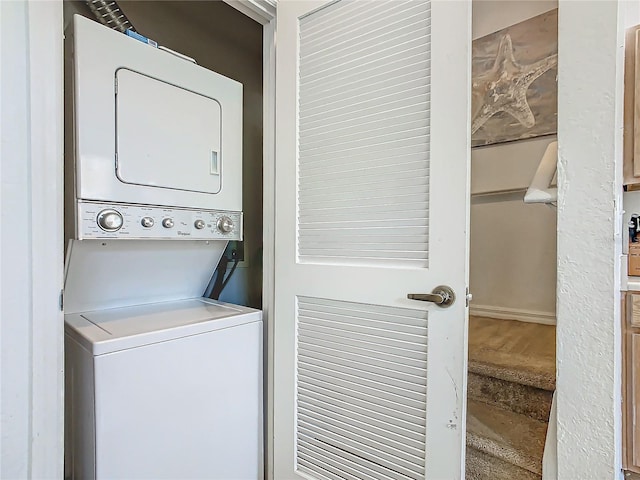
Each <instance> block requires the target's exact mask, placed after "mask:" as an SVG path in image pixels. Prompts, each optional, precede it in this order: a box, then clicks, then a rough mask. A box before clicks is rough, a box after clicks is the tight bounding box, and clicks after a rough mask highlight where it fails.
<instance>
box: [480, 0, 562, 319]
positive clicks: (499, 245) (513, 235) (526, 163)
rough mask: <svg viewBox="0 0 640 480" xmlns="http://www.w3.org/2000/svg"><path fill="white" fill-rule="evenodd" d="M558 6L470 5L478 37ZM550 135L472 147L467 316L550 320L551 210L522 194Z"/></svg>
mask: <svg viewBox="0 0 640 480" xmlns="http://www.w3.org/2000/svg"><path fill="white" fill-rule="evenodd" d="M556 7H557V1H555V0H551V1H543V0H540V1H536V0H534V1H512V2H505V1H489V0H474V1H473V37H474V38H479V37H483V36H485V35H488V34H490V33H493V32H495V31H497V30H501V29H503V28H505V27H508V26H510V25H513V24H515V23H518V22H521V21H523V20H526V19H527V18H531V17H534V16H536V15H539V14H541V13H544V12H546V11H548V10H551V9H553V8H556ZM553 140H555V136H547V137H539V138H535V139H531V140H523V141H518V142H511V143H505V144H498V145H491V146H487V147H479V148H474V149H473V150H472V153H471V193H472V201H471V265H470V289H471V292H472V293H473V301H472V303H471V307H472V309H471V313H472V314H473V313H481V314H488V315H495V314H498V313H500V312H502V313H503V314H504V315H505V316H506V317H520V318H522V319H527V318H528V319H530V320H533V321H543V322H548V323H553V322H554V321H555V303H556V289H555V285H556V241H555V231H556V213H555V210H553V209H551V208H549V207H547V206H545V205H525V204H524V202H523V200H522V199H523V197H524V193H523V192H522V191H519V192H517V193H511V194H508V195H491V196H486V197H485V196H478V194H479V193H483V192H495V191H504V190H522V189H524V188H526V187H527V186H528V185H529V183H530V181H531V179H532V178H533V175H534V173H535V171H536V169H537V167H538V164H539V162H540V159H541V158H542V155H543V153H544V150H545V148H546V147H547V145H548V144H549V143H550V142H551V141H553Z"/></svg>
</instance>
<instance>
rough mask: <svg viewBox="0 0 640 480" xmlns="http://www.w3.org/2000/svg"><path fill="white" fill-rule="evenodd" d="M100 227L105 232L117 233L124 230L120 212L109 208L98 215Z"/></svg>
mask: <svg viewBox="0 0 640 480" xmlns="http://www.w3.org/2000/svg"><path fill="white" fill-rule="evenodd" d="M97 222H98V226H99V227H100V228H101V229H102V230H104V231H105V232H117V231H118V230H120V228H122V224H123V219H122V215H121V214H120V212H118V211H117V210H113V209H112V208H107V209H105V210H102V211H101V212H100V213H98V218H97Z"/></svg>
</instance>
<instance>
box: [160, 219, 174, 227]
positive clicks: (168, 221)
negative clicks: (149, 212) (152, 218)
mask: <svg viewBox="0 0 640 480" xmlns="http://www.w3.org/2000/svg"><path fill="white" fill-rule="evenodd" d="M162 226H163V227H164V228H173V218H165V219H163V220H162Z"/></svg>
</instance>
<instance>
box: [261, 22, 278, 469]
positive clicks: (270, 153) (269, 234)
mask: <svg viewBox="0 0 640 480" xmlns="http://www.w3.org/2000/svg"><path fill="white" fill-rule="evenodd" d="M263 52H264V53H263V68H262V72H263V73H262V75H263V80H262V81H263V85H262V88H263V93H262V95H263V117H262V128H263V137H262V138H263V140H262V141H263V166H262V175H263V178H262V185H263V198H262V202H263V203H262V211H263V221H262V225H263V227H262V228H263V233H262V321H263V324H264V327H265V328H264V330H263V331H264V332H265V344H264V347H265V349H264V351H265V359H264V365H265V374H266V375H265V382H264V389H265V402H264V404H265V416H264V418H265V422H266V424H265V442H264V445H265V457H264V465H265V478H267V479H272V478H273V442H274V440H273V351H274V322H273V318H272V316H271V315H272V313H273V306H274V304H275V290H274V281H275V280H274V273H275V268H274V260H275V238H276V237H275V223H276V209H275V203H276V200H275V188H274V186H275V178H276V168H275V151H276V130H275V125H276V20H275V18H274V19H273V20H271V21H270V22H269V23H268V24H266V25H265V26H264V28H263Z"/></svg>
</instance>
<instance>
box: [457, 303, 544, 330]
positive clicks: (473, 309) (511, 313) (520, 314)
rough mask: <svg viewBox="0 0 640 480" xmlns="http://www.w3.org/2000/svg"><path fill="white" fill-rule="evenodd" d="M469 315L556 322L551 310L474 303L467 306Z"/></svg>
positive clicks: (532, 321)
mask: <svg viewBox="0 0 640 480" xmlns="http://www.w3.org/2000/svg"><path fill="white" fill-rule="evenodd" d="M469 315H472V316H476V317H491V318H498V319H501V320H518V321H520V322H528V323H541V324H543V325H555V324H556V314H555V313H553V312H541V311H538V310H525V309H522V308H508V307H497V306H495V305H474V304H473V303H472V304H471V306H470V307H469Z"/></svg>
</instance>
